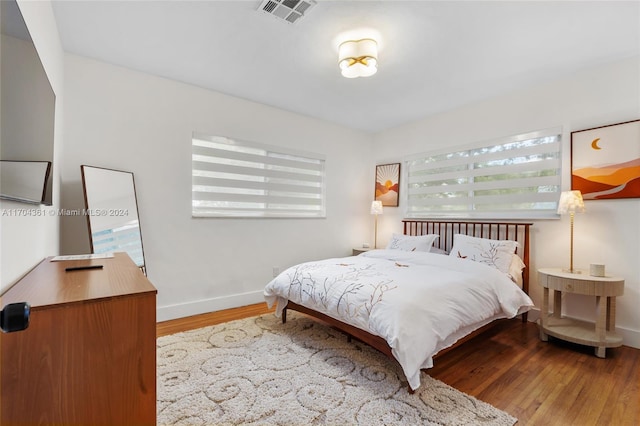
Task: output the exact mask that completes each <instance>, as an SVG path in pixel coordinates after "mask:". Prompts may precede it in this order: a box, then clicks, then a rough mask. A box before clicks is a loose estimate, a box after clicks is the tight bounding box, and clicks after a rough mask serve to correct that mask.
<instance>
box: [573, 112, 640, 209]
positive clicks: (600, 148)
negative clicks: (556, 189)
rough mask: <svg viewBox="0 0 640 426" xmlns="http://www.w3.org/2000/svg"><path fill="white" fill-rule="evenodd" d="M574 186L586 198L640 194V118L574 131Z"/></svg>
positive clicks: (637, 195)
mask: <svg viewBox="0 0 640 426" xmlns="http://www.w3.org/2000/svg"><path fill="white" fill-rule="evenodd" d="M571 189H574V190H576V189H577V190H580V192H582V197H583V198H584V199H585V200H601V199H612V198H640V120H634V121H627V122H624V123H619V124H612V125H609V126H603V127H596V128H593V129H586V130H580V131H576V132H571Z"/></svg>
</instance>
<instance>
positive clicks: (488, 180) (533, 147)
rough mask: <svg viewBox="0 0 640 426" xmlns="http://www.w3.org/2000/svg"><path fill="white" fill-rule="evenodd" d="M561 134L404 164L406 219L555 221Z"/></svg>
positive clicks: (468, 148)
mask: <svg viewBox="0 0 640 426" xmlns="http://www.w3.org/2000/svg"><path fill="white" fill-rule="evenodd" d="M560 141H561V130H560V129H553V130H546V131H539V132H534V133H528V134H523V135H517V136H511V137H507V138H502V139H499V140H493V141H484V142H482V143H476V144H474V145H470V146H466V147H464V148H462V149H460V148H456V149H455V150H446V151H439V152H435V153H425V154H421V155H418V156H415V157H413V158H411V159H409V160H407V161H406V162H405V164H406V167H405V170H406V171H407V172H406V173H407V177H406V179H405V182H406V185H407V191H406V193H407V217H413V218H420V217H458V218H465V217H484V218H540V217H554V216H555V213H556V209H557V205H558V198H559V195H560V184H561V143H560Z"/></svg>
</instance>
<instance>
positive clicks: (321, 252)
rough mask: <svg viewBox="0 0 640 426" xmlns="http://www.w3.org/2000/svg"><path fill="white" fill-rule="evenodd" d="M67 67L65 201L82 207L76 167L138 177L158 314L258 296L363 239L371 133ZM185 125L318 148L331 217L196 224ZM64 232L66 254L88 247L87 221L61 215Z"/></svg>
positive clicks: (166, 84) (174, 85) (86, 66)
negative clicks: (294, 271) (278, 273)
mask: <svg viewBox="0 0 640 426" xmlns="http://www.w3.org/2000/svg"><path fill="white" fill-rule="evenodd" d="M65 67H66V69H65V77H66V80H65V99H66V103H65V124H64V126H65V155H64V159H63V163H62V174H61V178H62V191H63V192H62V193H63V198H62V206H63V207H64V208H68V209H76V208H82V207H83V198H82V187H81V177H80V165H81V164H87V165H93V166H101V167H108V168H115V169H119V170H125V171H132V172H133V173H134V175H135V182H136V189H137V194H138V205H139V210H140V222H141V227H142V237H143V244H144V249H145V257H146V262H147V267H148V273H149V278H150V280H151V282H152V283H153V284H154V285H155V286H156V287H157V288H158V308H159V309H158V320H159V321H161V320H165V319H170V318H176V317H181V316H187V315H194V314H198V313H202V312H209V311H214V310H218V309H224V308H228V307H234V306H241V305H243V304H250V303H256V302H260V301H263V300H264V299H263V297H262V291H263V289H264V286H265V284H266V283H267V282H268V281H270V280H271V278H272V268H273V267H274V266H277V267H280V268H285V267H288V266H291V265H293V264H295V263H298V262H301V261H305V260H311V259H317V258H321V257H332V256H345V255H349V254H350V252H351V247H352V246H354V245H355V246H358V245H361V244H362V241H361V239H362V236H363V235H364V234H366V233H367V230H368V229H369V225H370V223H369V222H368V221H364V222H363V221H362V218H363V217H364V218H366V219H369V214H368V209H369V204H370V199H371V195H372V192H371V191H372V190H373V188H372V185H373V183H372V175H373V173H372V171H371V166H370V165H371V164H372V160H371V158H370V155H371V153H370V149H368V147H370V143H371V140H370V136H368V135H366V134H364V133H361V132H356V131H352V130H348V129H345V128H342V127H339V126H335V125H332V124H327V123H325V122H322V121H319V120H316V119H311V118H308V117H304V116H301V115H297V114H293V113H290V112H286V111H282V110H279V109H276V108H272V107H268V106H265V105H260V104H256V103H252V102H248V101H245V100H242V99H238V98H233V97H230V96H226V95H222V94H220V93H215V92H212V91H208V90H204V89H201V88H198V87H194V86H189V85H186V84H182V83H178V82H175V81H171V80H167V79H163V78H159V77H153V76H150V75H148V74H143V73H139V72H135V71H131V70H127V69H124V68H120V67H116V66H112V65H108V64H105V63H101V62H98V61H94V60H90V59H87V58H83V57H79V56H74V55H67V56H66V62H65ZM192 131H198V132H203V133H208V134H212V135H224V136H229V137H235V138H239V139H244V140H249V141H256V142H263V143H267V144H271V145H280V146H283V147H294V148H297V149H301V150H304V151H310V152H317V153H320V154H323V155H325V156H326V173H327V178H328V180H327V218H326V219H298V220H290V219H269V220H264V219H204V218H200V219H193V218H192V217H191V209H190V208H191V134H192ZM363 188H365V189H366V190H365V191H363ZM62 231H63V238H62V246H63V252H64V253H85V252H88V251H89V240H88V232H87V225H86V220H85V218H84V217H64V218H63V220H62Z"/></svg>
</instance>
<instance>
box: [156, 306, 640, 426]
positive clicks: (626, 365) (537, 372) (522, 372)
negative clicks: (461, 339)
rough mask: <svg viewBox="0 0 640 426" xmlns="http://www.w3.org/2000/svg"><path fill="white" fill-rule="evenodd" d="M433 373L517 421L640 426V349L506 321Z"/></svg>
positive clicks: (238, 314)
mask: <svg viewBox="0 0 640 426" xmlns="http://www.w3.org/2000/svg"><path fill="white" fill-rule="evenodd" d="M267 312H269V310H267V307H266V305H265V304H262V303H261V304H257V305H251V306H245V307H241V308H236V309H228V310H225V311H220V312H214V313H210V314H204V315H198V316H195V317H189V318H181V319H178V320H173V321H167V322H162V323H158V326H157V335H158V336H163V335H166V334H171V333H176V332H179V331H183V330H190V329H194V328H199V327H204V326H206V325H212V324H218V323H221V322H226V321H232V320H234V319H240V318H246V317H250V316H254V315H260V314H263V313H267ZM428 374H429V375H431V376H432V377H434V378H436V379H438V380H441V381H443V382H445V383H447V384H449V385H450V386H453V387H454V388H456V389H458V390H460V391H462V392H465V393H467V394H469V395H473V396H475V397H476V398H478V399H480V400H482V401H485V402H487V403H489V404H491V405H493V406H495V407H497V408H500V409H501V410H504V411H506V412H508V413H509V414H511V415H512V416H515V417H517V418H518V425H581V426H583V425H616V426H618V425H638V424H640V350H639V349H633V348H629V347H626V346H622V347H620V348H615V349H607V358H606V359H600V358H597V357H595V356H594V354H593V348H590V347H585V346H579V345H573V344H570V343H566V342H563V341H560V340H556V339H553V338H551V337H550V340H549V342H542V341H540V339H539V338H538V327H537V325H535V324H533V323H526V324H522V323H521V322H520V320H519V319H518V320H509V321H502V322H501V323H499V324H497V325H496V326H495V327H494V328H492V329H491V330H489V331H487V332H486V333H483V334H482V335H480V336H478V337H476V338H474V339H471V340H469V341H468V342H466V343H464V344H463V345H461V346H459V347H458V348H456V349H455V350H452V351H450V352H448V353H446V354H444V355H442V356H440V357H438V358H437V359H436V362H435V366H434V368H432V369H430V370H428Z"/></svg>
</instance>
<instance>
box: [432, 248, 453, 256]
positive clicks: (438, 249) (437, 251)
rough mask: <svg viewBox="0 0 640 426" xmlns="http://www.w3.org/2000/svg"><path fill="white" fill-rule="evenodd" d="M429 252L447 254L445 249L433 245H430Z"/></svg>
mask: <svg viewBox="0 0 640 426" xmlns="http://www.w3.org/2000/svg"><path fill="white" fill-rule="evenodd" d="M429 253H435V254H445V255H446V254H449V253H447V252H446V251H444V250H442V249H441V248H438V247H434V246H431V248H430V249H429Z"/></svg>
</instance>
